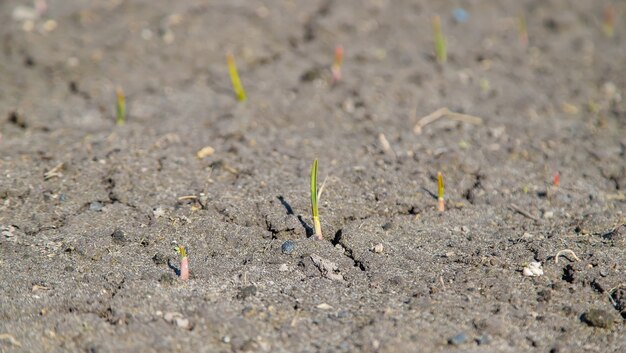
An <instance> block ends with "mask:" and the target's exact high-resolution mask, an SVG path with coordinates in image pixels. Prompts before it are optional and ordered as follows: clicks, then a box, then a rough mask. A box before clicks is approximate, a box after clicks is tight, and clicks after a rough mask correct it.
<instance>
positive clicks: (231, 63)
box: [226, 53, 247, 102]
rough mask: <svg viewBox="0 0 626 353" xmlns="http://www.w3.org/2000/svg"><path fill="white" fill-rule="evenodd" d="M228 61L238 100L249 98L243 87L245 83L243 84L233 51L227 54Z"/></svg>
mask: <svg viewBox="0 0 626 353" xmlns="http://www.w3.org/2000/svg"><path fill="white" fill-rule="evenodd" d="M226 63H227V64H228V74H229V75H230V80H231V81H232V83H233V90H234V91H235V96H236V97H237V100H238V101H240V102H243V101H245V100H246V98H247V96H246V91H245V90H244V89H243V85H242V84H241V80H240V79H239V73H238V72H237V65H235V57H234V56H233V54H232V53H228V54H226Z"/></svg>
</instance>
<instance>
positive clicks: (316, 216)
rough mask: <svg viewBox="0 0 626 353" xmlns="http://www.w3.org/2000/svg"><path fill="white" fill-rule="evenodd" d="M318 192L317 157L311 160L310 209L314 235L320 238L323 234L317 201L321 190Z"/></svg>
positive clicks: (322, 237)
mask: <svg viewBox="0 0 626 353" xmlns="http://www.w3.org/2000/svg"><path fill="white" fill-rule="evenodd" d="M322 190H323V188H322V189H320V192H319V193H318V191H317V159H315V160H313V166H311V211H312V213H313V227H314V229H315V236H316V237H317V238H318V239H320V240H322V239H324V236H323V235H322V225H321V223H320V215H319V209H318V205H317V201H318V199H319V197H320V196H321V191H322Z"/></svg>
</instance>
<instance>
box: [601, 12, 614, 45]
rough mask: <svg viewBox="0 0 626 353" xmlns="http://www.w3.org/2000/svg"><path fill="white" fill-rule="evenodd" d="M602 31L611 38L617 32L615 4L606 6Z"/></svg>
mask: <svg viewBox="0 0 626 353" xmlns="http://www.w3.org/2000/svg"><path fill="white" fill-rule="evenodd" d="M602 31H603V32H604V34H605V35H606V36H607V37H609V38H611V37H613V35H614V34H615V8H614V7H613V5H610V4H609V5H606V7H605V8H604V20H603V21H602Z"/></svg>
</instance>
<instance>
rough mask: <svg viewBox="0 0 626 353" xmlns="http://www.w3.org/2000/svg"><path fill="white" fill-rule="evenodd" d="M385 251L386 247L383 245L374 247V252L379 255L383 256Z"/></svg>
mask: <svg viewBox="0 0 626 353" xmlns="http://www.w3.org/2000/svg"><path fill="white" fill-rule="evenodd" d="M384 250H385V247H384V246H383V244H381V243H378V244H376V245H374V247H373V248H372V251H373V252H375V253H377V254H381V253H382V252H383V251H384Z"/></svg>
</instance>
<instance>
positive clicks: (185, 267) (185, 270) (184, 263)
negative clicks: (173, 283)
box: [175, 245, 189, 281]
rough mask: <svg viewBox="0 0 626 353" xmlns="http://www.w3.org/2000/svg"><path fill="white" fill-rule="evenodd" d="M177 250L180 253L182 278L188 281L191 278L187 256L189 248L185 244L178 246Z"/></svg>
mask: <svg viewBox="0 0 626 353" xmlns="http://www.w3.org/2000/svg"><path fill="white" fill-rule="evenodd" d="M175 250H176V252H177V253H178V254H179V255H180V279H181V280H183V281H186V280H188V279H189V258H188V257H187V250H186V249H185V247H184V246H182V245H181V246H177V247H176V248H175Z"/></svg>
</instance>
